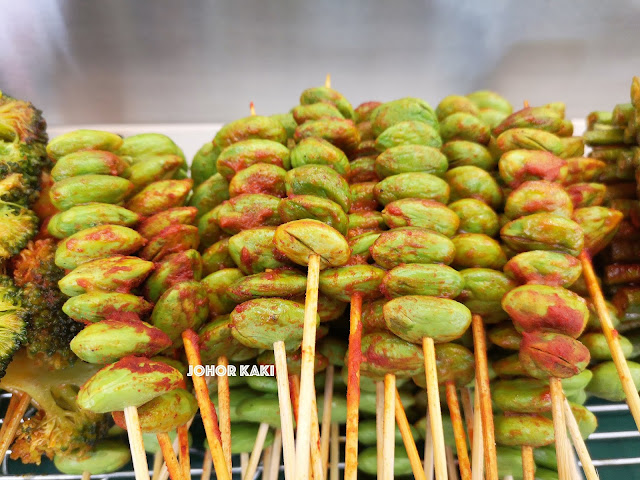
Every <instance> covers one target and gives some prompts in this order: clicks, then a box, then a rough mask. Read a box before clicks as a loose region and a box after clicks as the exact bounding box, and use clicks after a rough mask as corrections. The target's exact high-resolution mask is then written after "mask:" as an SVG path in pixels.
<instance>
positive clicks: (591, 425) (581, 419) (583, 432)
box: [569, 403, 598, 440]
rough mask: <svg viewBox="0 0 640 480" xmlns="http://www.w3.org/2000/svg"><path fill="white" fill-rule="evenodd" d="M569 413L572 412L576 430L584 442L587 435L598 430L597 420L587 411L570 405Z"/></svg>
mask: <svg viewBox="0 0 640 480" xmlns="http://www.w3.org/2000/svg"><path fill="white" fill-rule="evenodd" d="M569 406H570V407H571V411H572V412H573V416H574V417H575V418H576V421H577V422H578V428H579V430H580V436H581V437H582V439H583V440H586V439H587V438H588V437H589V435H591V434H592V433H593V432H595V431H596V429H597V428H598V419H597V417H596V416H595V415H594V414H593V413H591V412H590V411H589V410H587V409H586V408H585V407H583V406H582V405H577V404H575V403H570V404H569Z"/></svg>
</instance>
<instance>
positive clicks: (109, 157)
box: [51, 150, 129, 182]
mask: <svg viewBox="0 0 640 480" xmlns="http://www.w3.org/2000/svg"><path fill="white" fill-rule="evenodd" d="M128 166H129V164H128V163H127V162H126V161H124V160H123V159H122V158H120V157H119V156H118V155H116V154H114V153H111V152H105V151H102V150H83V151H79V152H73V153H70V154H69V155H65V156H64V157H62V158H60V159H59V160H58V161H57V162H56V163H55V165H54V166H53V168H52V169H51V178H53V180H54V181H56V182H59V181H60V180H64V179H65V178H71V177H77V176H78V175H89V174H94V175H115V176H118V175H121V174H122V173H123V172H124V171H125V170H126V169H127V167H128Z"/></svg>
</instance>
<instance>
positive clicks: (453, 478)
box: [445, 446, 459, 480]
mask: <svg viewBox="0 0 640 480" xmlns="http://www.w3.org/2000/svg"><path fill="white" fill-rule="evenodd" d="M445 452H446V455H447V471H448V472H449V480H459V477H458V469H457V468H456V461H455V459H454V458H453V449H452V448H451V447H448V446H447V447H445Z"/></svg>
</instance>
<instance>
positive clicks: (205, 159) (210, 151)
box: [191, 142, 221, 185]
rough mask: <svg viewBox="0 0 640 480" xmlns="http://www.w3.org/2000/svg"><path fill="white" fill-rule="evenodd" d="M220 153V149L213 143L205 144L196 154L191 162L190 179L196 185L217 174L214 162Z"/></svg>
mask: <svg viewBox="0 0 640 480" xmlns="http://www.w3.org/2000/svg"><path fill="white" fill-rule="evenodd" d="M220 152H221V150H220V147H218V146H217V145H214V143H213V142H207V143H205V144H204V145H203V146H202V147H200V150H198V151H197V152H196V154H195V155H194V157H193V160H192V162H191V178H192V179H193V182H194V183H195V184H196V185H200V184H201V183H202V182H204V181H205V180H206V179H207V178H209V177H210V176H212V175H215V174H216V173H218V168H217V165H216V162H217V160H218V155H220Z"/></svg>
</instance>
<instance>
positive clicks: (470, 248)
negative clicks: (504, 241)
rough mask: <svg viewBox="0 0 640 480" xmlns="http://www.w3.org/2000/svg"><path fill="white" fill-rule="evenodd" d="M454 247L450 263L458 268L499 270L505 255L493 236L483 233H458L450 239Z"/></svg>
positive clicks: (505, 259) (505, 261)
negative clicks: (453, 254)
mask: <svg viewBox="0 0 640 480" xmlns="http://www.w3.org/2000/svg"><path fill="white" fill-rule="evenodd" d="M451 241H452V242H453V245H454V247H455V249H456V255H455V257H454V259H453V262H452V265H453V266H454V267H456V268H458V269H460V268H492V269H495V270H501V269H502V267H503V266H504V264H505V263H507V257H506V255H505V253H504V251H503V250H502V247H501V246H500V243H498V242H497V241H496V240H494V239H493V238H491V237H489V236H488V235H484V234H483V233H460V234H458V235H456V236H455V237H453V238H452V239H451Z"/></svg>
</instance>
